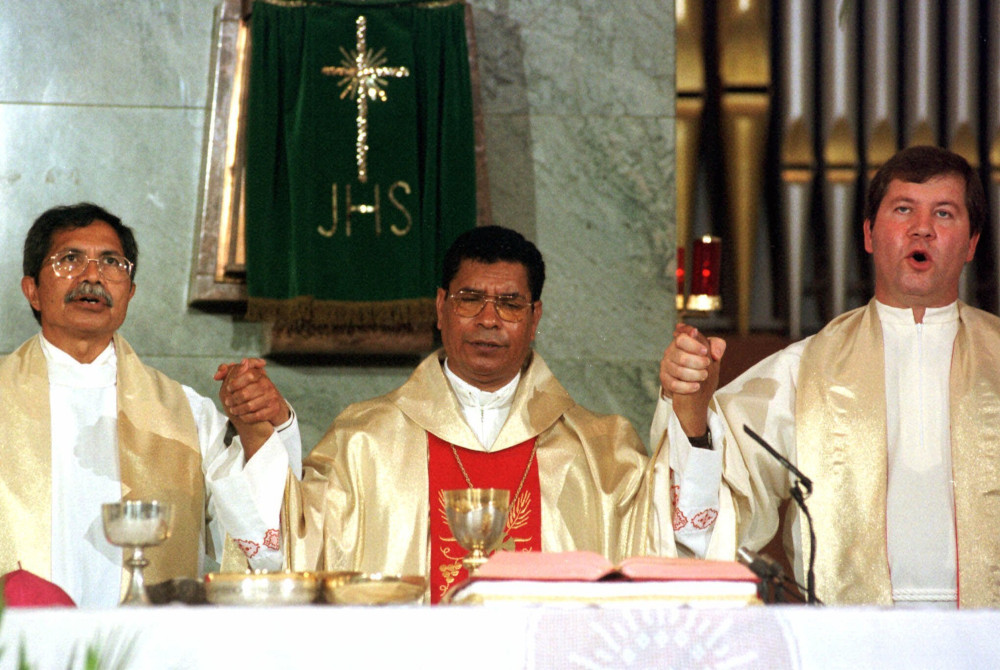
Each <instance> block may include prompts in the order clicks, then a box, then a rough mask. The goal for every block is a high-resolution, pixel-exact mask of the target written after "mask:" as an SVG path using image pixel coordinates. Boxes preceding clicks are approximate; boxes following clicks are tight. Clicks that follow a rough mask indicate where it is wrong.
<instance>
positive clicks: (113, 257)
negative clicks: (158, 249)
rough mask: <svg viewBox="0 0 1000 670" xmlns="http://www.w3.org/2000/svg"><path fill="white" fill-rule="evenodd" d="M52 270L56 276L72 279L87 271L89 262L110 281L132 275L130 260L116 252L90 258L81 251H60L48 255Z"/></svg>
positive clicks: (120, 279) (119, 280)
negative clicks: (95, 265)
mask: <svg viewBox="0 0 1000 670" xmlns="http://www.w3.org/2000/svg"><path fill="white" fill-rule="evenodd" d="M49 261H50V262H51V263H52V271H53V272H55V273H56V276H57V277H62V278H63V279H72V278H73V277H78V276H80V275H82V274H83V273H84V272H86V271H87V267H88V266H89V265H90V264H91V263H97V271H98V272H100V273H101V276H102V277H104V278H105V279H106V280H108V281H110V282H121V281H125V280H126V279H129V278H131V277H132V268H133V267H134V265H133V263H132V261H130V260H129V259H127V258H125V257H124V256H120V255H118V254H101V255H100V256H98V257H97V258H91V257H90V256H88V255H87V254H85V253H83V252H81V251H72V250H70V251H60V252H59V253H57V254H53V255H51V256H49Z"/></svg>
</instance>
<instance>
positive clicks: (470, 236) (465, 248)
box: [441, 226, 545, 300]
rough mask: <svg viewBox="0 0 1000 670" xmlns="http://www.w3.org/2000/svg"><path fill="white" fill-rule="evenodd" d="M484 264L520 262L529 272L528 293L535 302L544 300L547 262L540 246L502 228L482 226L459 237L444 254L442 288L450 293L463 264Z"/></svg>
mask: <svg viewBox="0 0 1000 670" xmlns="http://www.w3.org/2000/svg"><path fill="white" fill-rule="evenodd" d="M464 260H470V261H477V262H480V263H498V262H500V261H506V262H508V263H520V264H521V265H523V266H524V267H525V269H526V270H527V271H528V290H530V291H531V299H532V300H541V298H542V286H543V285H544V284H545V261H543V260H542V254H541V252H540V251H538V247H536V246H535V245H534V244H532V243H531V242H529V241H528V240H526V239H525V238H524V236H523V235H521V233H519V232H517V231H515V230H511V229H510V228H503V227H502V226H482V227H479V228H473V229H472V230H467V231H465V232H464V233H462V234H461V235H459V236H458V237H457V238H456V239H455V241H454V242H452V244H451V247H449V248H448V251H447V252H445V255H444V264H443V267H442V270H441V288H443V289H444V290H445V291H447V290H448V287H449V285H450V284H451V280H452V279H454V278H455V275H456V274H458V266H459V265H461V263H462V261H464Z"/></svg>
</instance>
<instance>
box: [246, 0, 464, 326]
mask: <svg viewBox="0 0 1000 670" xmlns="http://www.w3.org/2000/svg"><path fill="white" fill-rule="evenodd" d="M464 13H465V6H464V3H454V2H443V3H441V2H437V3H427V2H423V3H393V4H391V5H389V4H379V5H375V4H365V5H358V4H339V3H338V4H321V3H301V2H295V3H292V2H284V3H279V2H275V3H273V4H272V3H268V2H261V1H258V2H255V3H254V6H253V15H252V17H251V46H250V51H251V60H250V83H249V91H248V103H247V108H246V113H247V129H246V132H247V135H246V138H247V139H246V192H245V197H246V212H245V220H246V254H247V290H248V294H249V298H250V300H249V305H248V312H247V318H249V319H253V320H266V321H274V322H275V323H276V325H277V326H278V327H281V328H286V329H290V330H293V331H294V330H310V331H312V332H315V331H316V329H317V327H324V326H326V327H334V328H338V329H342V328H355V327H358V328H368V327H379V328H394V327H401V326H414V325H421V326H422V325H430V324H433V322H434V306H433V298H434V292H435V289H436V287H437V284H438V279H439V277H440V268H441V259H442V256H443V254H444V251H445V250H446V249H447V248H448V246H449V245H450V244H451V242H452V241H453V240H454V239H455V237H457V236H458V235H459V234H460V233H462V232H463V231H465V230H467V229H469V228H471V227H473V226H475V225H476V176H475V172H476V169H475V138H474V130H473V118H472V94H471V85H470V78H469V57H468V50H467V45H466V37H465V18H464Z"/></svg>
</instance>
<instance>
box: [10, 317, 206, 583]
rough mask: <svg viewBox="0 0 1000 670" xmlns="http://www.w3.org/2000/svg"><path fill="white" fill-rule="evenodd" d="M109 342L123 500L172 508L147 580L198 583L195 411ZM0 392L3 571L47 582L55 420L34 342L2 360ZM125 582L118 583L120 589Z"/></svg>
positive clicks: (173, 385)
mask: <svg viewBox="0 0 1000 670" xmlns="http://www.w3.org/2000/svg"><path fill="white" fill-rule="evenodd" d="M39 337H40V336H39ZM114 345H115V354H116V357H117V360H118V370H117V386H116V391H117V396H118V451H119V464H120V471H121V482H122V497H123V498H125V499H129V500H139V499H157V500H164V501H167V502H171V503H173V505H174V529H173V534H172V535H171V537H170V539H169V540H167V541H166V542H165V543H164V544H162V545H160V546H158V547H151V548H150V549H148V550H147V553H148V555H149V558H150V561H151V564H150V566H149V567H148V568H147V569H146V571H145V575H146V580H147V582H149V583H156V582H160V581H164V580H167V579H171V578H173V577H197V576H198V559H199V537H200V535H201V533H202V527H203V525H204V500H205V492H204V476H203V475H202V471H201V450H200V448H199V446H198V432H197V428H196V427H195V423H194V417H193V416H192V415H191V407H190V405H189V404H188V401H187V398H186V397H185V395H184V391H183V389H182V388H181V385H180V384H178V383H177V382H175V381H173V380H171V379H170V378H168V377H167V376H166V375H164V374H162V373H161V372H158V371H157V370H154V369H153V368H149V367H147V366H145V365H143V363H142V362H141V361H140V360H139V357H138V356H137V355H136V353H135V352H134V351H133V350H132V347H130V346H129V345H128V343H127V342H126V341H125V340H124V339H123V338H121V337H120V336H118V335H115V337H114ZM0 388H2V389H4V391H5V392H4V400H3V403H0V428H2V430H0V463H2V464H3V474H2V476H0V571H2V572H6V571H8V570H12V569H15V568H16V567H17V562H18V561H20V562H21V565H22V566H23V567H24V568H25V569H26V570H30V571H31V572H34V573H36V574H38V575H39V576H41V577H44V578H46V579H47V578H49V576H50V573H51V560H50V557H51V541H52V525H51V507H52V474H51V473H52V463H51V460H52V456H51V454H52V452H51V437H50V433H51V419H50V415H49V381H48V373H47V368H46V362H45V354H44V353H43V352H42V348H41V344H40V343H39V339H38V337H33V338H31V339H30V340H28V341H27V342H26V343H25V344H23V345H22V346H21V347H20V348H19V349H18V350H17V351H15V352H14V353H12V354H11V355H10V356H7V357H6V358H4V359H3V360H2V361H0ZM108 502H113V501H108ZM125 558H128V557H127V556H125ZM125 585H126V581H125V580H124V579H123V585H122V588H123V589H124V587H125Z"/></svg>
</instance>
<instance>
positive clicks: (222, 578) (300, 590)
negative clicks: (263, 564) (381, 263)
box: [205, 572, 319, 605]
mask: <svg viewBox="0 0 1000 670" xmlns="http://www.w3.org/2000/svg"><path fill="white" fill-rule="evenodd" d="M318 593H319V580H318V579H317V578H316V575H314V574H312V573H310V572H252V573H244V574H240V573H236V572H233V573H222V572H213V573H210V574H207V575H205V598H206V599H207V600H208V602H210V603H213V604H215V605H308V604H309V603H311V602H313V601H314V600H316V595H317V594H318Z"/></svg>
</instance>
